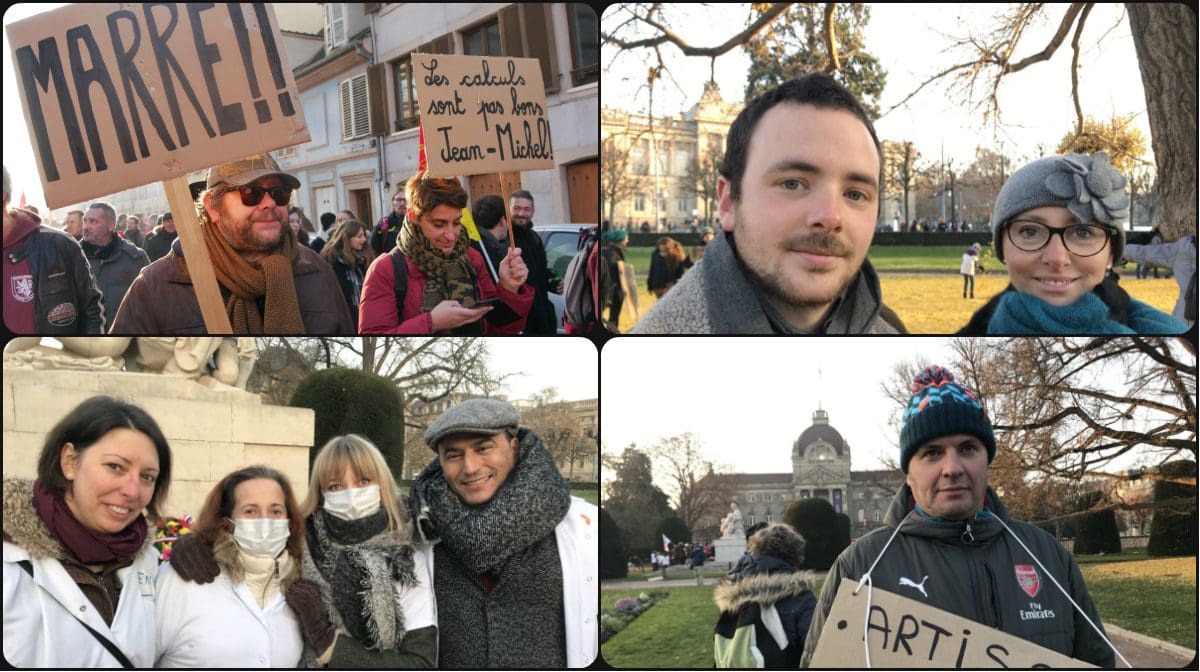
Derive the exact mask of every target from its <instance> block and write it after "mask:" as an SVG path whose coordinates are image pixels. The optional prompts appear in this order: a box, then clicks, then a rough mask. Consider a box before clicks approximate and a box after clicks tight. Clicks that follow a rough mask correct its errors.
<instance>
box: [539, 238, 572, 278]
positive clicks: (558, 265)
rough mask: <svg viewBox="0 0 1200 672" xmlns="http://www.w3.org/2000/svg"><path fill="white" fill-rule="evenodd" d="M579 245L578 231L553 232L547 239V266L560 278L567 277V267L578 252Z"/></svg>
mask: <svg viewBox="0 0 1200 672" xmlns="http://www.w3.org/2000/svg"><path fill="white" fill-rule="evenodd" d="M578 244H579V233H578V232H576V231H551V232H550V234H549V236H548V237H547V238H546V264H547V265H548V266H549V267H550V269H551V270H553V271H554V274H555V275H557V276H558V277H559V278H562V277H563V276H564V275H566V273H567V265H568V264H570V263H571V259H572V258H573V257H574V256H575V252H577V251H578V250H576V246H577V245H578Z"/></svg>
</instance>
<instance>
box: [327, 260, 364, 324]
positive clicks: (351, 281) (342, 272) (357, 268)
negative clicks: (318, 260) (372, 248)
mask: <svg viewBox="0 0 1200 672" xmlns="http://www.w3.org/2000/svg"><path fill="white" fill-rule="evenodd" d="M333 274H334V275H335V276H337V281H338V286H339V287H341V288H342V297H344V298H345V299H346V307H347V308H349V309H350V320H351V321H352V322H353V323H354V327H355V329H357V328H358V301H359V298H360V297H361V296H362V286H363V278H364V277H365V276H366V275H367V264H366V262H365V261H364V262H363V263H361V264H356V265H354V266H349V265H347V264H346V262H345V261H343V260H342V259H341V258H338V259H337V260H335V261H334V262H333Z"/></svg>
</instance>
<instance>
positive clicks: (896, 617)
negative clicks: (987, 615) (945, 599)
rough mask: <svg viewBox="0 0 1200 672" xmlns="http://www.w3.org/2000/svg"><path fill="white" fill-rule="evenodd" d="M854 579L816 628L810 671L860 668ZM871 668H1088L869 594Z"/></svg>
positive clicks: (884, 594) (862, 594) (945, 615)
mask: <svg viewBox="0 0 1200 672" xmlns="http://www.w3.org/2000/svg"><path fill="white" fill-rule="evenodd" d="M856 586H858V581H857V580H854V579H842V583H841V585H839V586H838V592H837V597H835V598H834V600H833V607H832V608H831V609H830V610H829V617H828V618H827V619H826V620H825V627H824V628H823V629H822V630H821V639H820V640H818V641H817V648H816V650H815V651H814V652H813V657H812V662H811V667H826V668H829V667H836V668H843V669H845V668H850V669H863V668H865V667H866V664H867V659H866V655H865V653H864V652H863V619H864V617H865V616H866V610H867V587H866V586H863V587H862V590H860V591H858V595H855V594H854V589H855V587H856ZM867 637H868V641H869V647H870V650H871V667H877V668H901V667H902V668H909V667H919V668H928V669H933V668H955V669H963V668H967V669H971V668H974V669H981V668H985V669H995V668H1005V667H1009V668H1020V669H1029V668H1034V669H1041V668H1052V667H1053V668H1057V667H1067V668H1094V667H1095V665H1092V664H1090V663H1086V662H1084V661H1082V660H1076V659H1074V658H1069V657H1067V656H1064V655H1062V654H1061V653H1057V652H1055V651H1051V650H1050V649H1047V648H1044V647H1041V646H1038V645H1037V644H1034V643H1033V642H1030V641H1027V640H1024V639H1021V638H1020V637H1016V636H1013V635H1010V634H1008V633H1005V632H1001V631H999V630H996V629H994V628H989V627H987V626H986V625H982V624H980V623H976V622H975V621H972V620H969V619H966V618H962V617H961V616H955V615H954V614H951V613H950V612H948V611H943V610H941V609H935V608H934V607H930V606H928V605H925V604H922V603H920V602H917V601H916V600H910V599H908V598H906V597H901V596H899V595H897V594H895V593H890V592H888V591H886V590H880V589H879V588H873V589H872V590H871V621H870V624H869V625H868V629H867Z"/></svg>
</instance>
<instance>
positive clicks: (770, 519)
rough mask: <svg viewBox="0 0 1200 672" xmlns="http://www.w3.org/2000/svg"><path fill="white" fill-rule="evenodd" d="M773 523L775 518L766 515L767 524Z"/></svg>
mask: <svg viewBox="0 0 1200 672" xmlns="http://www.w3.org/2000/svg"><path fill="white" fill-rule="evenodd" d="M773 522H775V516H774V515H772V514H770V513H768V514H767V524H771V523H773Z"/></svg>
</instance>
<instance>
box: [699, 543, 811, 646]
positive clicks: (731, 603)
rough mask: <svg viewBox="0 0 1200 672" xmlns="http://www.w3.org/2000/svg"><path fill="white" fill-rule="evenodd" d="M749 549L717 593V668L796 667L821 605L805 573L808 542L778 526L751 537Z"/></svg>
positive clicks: (714, 592) (714, 595)
mask: <svg viewBox="0 0 1200 672" xmlns="http://www.w3.org/2000/svg"><path fill="white" fill-rule="evenodd" d="M746 550H748V551H749V554H748V555H745V556H743V558H742V560H741V561H739V562H738V564H737V567H735V568H734V569H733V571H731V572H730V573H729V574H728V575H726V576H725V577H724V578H723V579H721V582H720V583H718V584H717V587H716V588H715V589H714V590H713V602H715V603H716V605H717V609H718V610H719V611H720V617H719V618H718V620H717V625H716V628H715V636H714V638H713V659H714V662H715V663H716V667H726V668H728V667H741V668H747V667H766V668H791V669H795V668H796V667H799V664H800V654H801V653H802V652H803V651H804V638H805V636H806V635H807V634H808V628H809V625H810V623H811V621H812V617H813V610H814V609H815V608H816V606H817V598H816V596H815V595H813V592H812V590H813V585H814V581H813V576H812V574H811V572H807V571H800V564H801V563H802V562H803V561H804V538H803V537H801V536H800V535H799V533H797V532H796V531H795V530H794V529H792V526H791V525H788V524H786V523H772V524H770V525H768V526H766V527H764V528H763V529H761V530H759V531H757V532H755V533H754V534H753V535H751V536H750V538H749V539H748V540H747V542H746ZM750 633H753V636H748V635H750Z"/></svg>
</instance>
